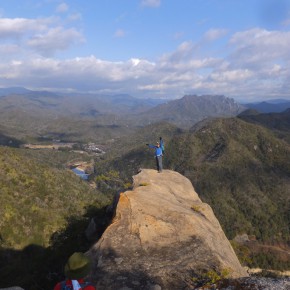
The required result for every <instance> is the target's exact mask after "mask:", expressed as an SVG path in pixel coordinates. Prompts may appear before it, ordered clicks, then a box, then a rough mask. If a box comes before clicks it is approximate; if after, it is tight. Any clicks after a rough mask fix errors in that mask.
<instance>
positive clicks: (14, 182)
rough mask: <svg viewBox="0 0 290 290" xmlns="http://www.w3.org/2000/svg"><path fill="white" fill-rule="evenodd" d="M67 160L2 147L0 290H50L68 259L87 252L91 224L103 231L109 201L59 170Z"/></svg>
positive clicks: (66, 156)
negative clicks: (17, 288)
mask: <svg viewBox="0 0 290 290" xmlns="http://www.w3.org/2000/svg"><path fill="white" fill-rule="evenodd" d="M49 156H50V158H49ZM71 157H72V156H71V155H70V154H69V153H68V152H57V151H50V152H48V151H42V154H41V152H40V151H38V152H37V151H33V150H31V151H30V150H24V149H13V148H8V147H0V214H1V221H0V281H1V282H0V287H10V286H15V285H18V286H21V287H23V288H24V289H36V290H37V289H52V288H53V285H54V284H55V283H56V282H57V281H58V280H60V279H63V278H64V277H63V266H64V263H65V262H66V260H67V258H68V257H69V256H70V255H71V254H72V253H73V252H74V251H86V250H88V248H89V245H90V242H89V241H88V240H87V239H86V237H85V229H86V228H87V226H88V223H89V222H90V220H91V218H92V217H97V224H98V230H99V234H101V232H102V231H103V230H104V229H105V226H106V224H107V222H108V220H106V207H107V206H108V205H109V204H110V203H111V200H112V196H107V195H104V194H102V193H100V192H98V191H96V190H95V189H92V188H91V187H90V186H89V184H88V183H87V182H85V181H83V180H81V179H80V178H79V177H78V176H76V175H75V174H74V173H72V172H71V171H70V170H68V169H64V168H62V166H61V163H62V162H63V161H66V160H67V159H69V158H71ZM50 159H51V160H50ZM44 160H46V161H49V160H50V162H43V161H44ZM61 168H62V169H61ZM96 238H97V237H96ZM16 273H17V275H16Z"/></svg>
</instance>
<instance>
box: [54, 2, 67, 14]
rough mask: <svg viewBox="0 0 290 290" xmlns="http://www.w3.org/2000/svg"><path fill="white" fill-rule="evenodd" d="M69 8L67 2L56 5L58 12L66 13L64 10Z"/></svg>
mask: <svg viewBox="0 0 290 290" xmlns="http://www.w3.org/2000/svg"><path fill="white" fill-rule="evenodd" d="M68 9H69V7H68V5H67V4H66V3H61V4H59V5H58V6H57V7H56V12H58V13H64V12H67V11H68Z"/></svg>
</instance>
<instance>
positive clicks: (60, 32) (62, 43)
mask: <svg viewBox="0 0 290 290" xmlns="http://www.w3.org/2000/svg"><path fill="white" fill-rule="evenodd" d="M82 41H84V38H83V36H82V35H81V34H80V33H79V32H78V31H77V30H75V29H73V28H70V29H64V28H63V27H55V28H52V29H49V30H48V31H47V32H46V33H45V34H37V35H35V36H33V37H32V38H30V39H29V40H28V41H27V44H28V46H29V47H31V48H32V49H34V50H35V51H37V52H38V53H40V54H41V55H43V56H52V55H54V53H55V52H56V51H61V50H66V49H67V48H68V47H69V46H70V45H71V44H73V43H77V42H82Z"/></svg>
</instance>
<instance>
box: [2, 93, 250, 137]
mask: <svg viewBox="0 0 290 290" xmlns="http://www.w3.org/2000/svg"><path fill="white" fill-rule="evenodd" d="M245 109H246V108H245V107H244V106H242V105H240V104H238V103H236V102H235V101H234V100H233V99H230V98H227V97H225V96H218V95H213V96H211V95H205V96H196V95H187V96H184V97H183V98H181V99H177V100H167V101H165V100H161V99H138V98H134V97H132V96H129V95H115V96H106V95H103V96H101V95H93V94H69V95H66V94H55V93H51V92H41V91H39V92H37V91H30V90H27V89H24V88H7V89H0V122H1V124H2V127H3V130H2V131H0V133H2V134H5V135H7V136H9V135H10V136H12V137H16V136H17V138H21V139H23V138H26V137H25V136H29V137H32V136H34V137H35V138H38V137H41V136H43V135H45V136H51V138H58V139H60V138H62V139H63V140H66V141H76V140H90V141H96V140H94V138H97V140H98V141H103V140H105V139H109V138H117V137H120V134H121V135H123V134H125V133H131V132H133V131H134V130H136V129H138V128H139V127H142V126H146V125H148V124H153V123H155V122H164V121H165V122H168V123H172V124H174V125H176V126H178V127H180V128H190V127H191V126H193V125H194V124H196V123H197V122H199V121H201V120H204V119H206V118H214V117H229V116H236V115H237V114H239V113H241V112H242V111H243V110H245ZM80 128H83V130H80ZM100 130H101V132H100V133H99V131H100Z"/></svg>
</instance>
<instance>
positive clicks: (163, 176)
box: [89, 169, 247, 290]
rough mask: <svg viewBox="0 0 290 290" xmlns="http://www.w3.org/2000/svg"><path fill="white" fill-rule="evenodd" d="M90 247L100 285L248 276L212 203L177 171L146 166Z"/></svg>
mask: <svg viewBox="0 0 290 290" xmlns="http://www.w3.org/2000/svg"><path fill="white" fill-rule="evenodd" d="M133 178H134V186H133V190H132V191H126V192H124V193H121V195H120V199H119V202H118V204H117V208H116V216H115V218H114V220H113V222H112V224H111V225H110V226H109V227H108V228H107V229H106V231H105V232H104V234H103V236H102V237H101V239H100V240H99V241H98V243H96V244H95V245H94V247H93V248H92V249H91V250H90V252H89V254H90V255H91V257H92V258H93V260H94V267H93V271H92V279H93V281H94V282H95V283H96V286H97V289H99V290H100V289H155V290H157V289H194V288H193V287H194V286H193V284H194V283H193V278H194V277H197V276H200V275H202V274H206V273H208V272H209V271H214V272H215V273H222V272H226V273H227V274H228V277H231V278H238V277H244V276H247V273H246V271H245V270H244V269H243V267H242V266H241V265H240V263H239V261H238V259H237V257H236V255H235V253H234V251H233V249H232V247H231V245H230V243H229V241H228V239H227V238H226V236H225V234H224V232H223V230H222V228H221V226H220V224H219V222H218V220H217V219H216V217H215V216H214V214H213V211H212V209H211V208H210V206H209V205H207V204H205V203H203V202H202V201H201V200H200V198H199V197H198V195H197V193H196V192H195V190H194V188H193V186H192V184H191V182H190V181H189V180H188V179H187V178H185V177H184V176H182V175H180V174H179V173H177V172H174V171H170V170H164V171H163V172H162V173H158V172H156V171H155V170H151V169H143V170H142V171H141V172H140V173H139V174H137V175H135V176H134V177H133Z"/></svg>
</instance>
